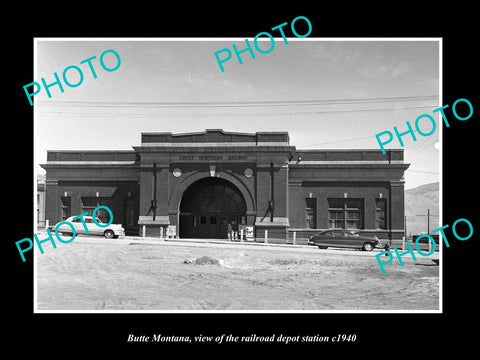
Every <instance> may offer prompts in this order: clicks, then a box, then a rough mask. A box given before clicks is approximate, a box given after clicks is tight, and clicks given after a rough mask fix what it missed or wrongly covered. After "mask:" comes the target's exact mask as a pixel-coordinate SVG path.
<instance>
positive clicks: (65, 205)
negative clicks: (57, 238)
mask: <svg viewBox="0 0 480 360" xmlns="http://www.w3.org/2000/svg"><path fill="white" fill-rule="evenodd" d="M60 199H61V200H62V220H67V219H68V218H69V217H70V216H71V210H72V198H71V197H70V196H62V197H61V198H60Z"/></svg>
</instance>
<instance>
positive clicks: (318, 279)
mask: <svg viewBox="0 0 480 360" xmlns="http://www.w3.org/2000/svg"><path fill="white" fill-rule="evenodd" d="M377 253H378V252H368V253H367V252H361V251H355V250H354V251H352V250H330V249H328V250H319V249H317V248H315V247H294V246H289V247H287V246H283V247H276V246H259V245H244V244H236V245H234V244H212V243H192V242H189V243H185V244H184V243H179V242H159V243H158V244H152V243H151V242H150V243H148V242H144V243H142V242H141V241H138V240H136V241H129V240H128V239H122V240H109V242H108V241H106V240H105V239H102V238H95V237H90V238H86V237H80V236H79V237H78V238H76V239H75V240H74V241H73V242H72V243H69V244H59V245H58V247H57V248H56V249H52V248H48V249H45V253H44V254H43V255H40V254H39V253H38V252H37V255H36V262H37V309H38V311H42V310H103V311H111V310H190V311H192V310H193V311H197V310H227V311H235V310H274V311H282V310H307V311H308V310H310V311H315V310H324V311H328V310H380V311H385V310H438V309H439V267H438V266H436V264H435V263H434V262H433V261H432V259H435V258H436V259H438V254H435V255H433V256H432V257H421V256H418V257H417V261H416V262H413V261H412V259H411V257H410V256H408V257H407V256H405V257H404V258H403V261H404V263H405V266H404V267H401V266H400V265H399V264H398V261H397V260H396V259H394V260H393V261H392V262H391V263H390V264H388V265H386V275H382V273H381V271H380V268H379V266H378V263H377V261H376V258H375V254H377ZM201 257H205V258H203V260H206V261H202V259H200V260H198V258H201ZM195 259H197V261H195Z"/></svg>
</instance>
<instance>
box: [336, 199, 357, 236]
mask: <svg viewBox="0 0 480 360" xmlns="http://www.w3.org/2000/svg"><path fill="white" fill-rule="evenodd" d="M328 227H329V228H332V229H333V228H339V229H363V199H328Z"/></svg>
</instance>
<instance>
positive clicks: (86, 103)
mask: <svg viewBox="0 0 480 360" xmlns="http://www.w3.org/2000/svg"><path fill="white" fill-rule="evenodd" d="M435 99H438V96H437V95H426V96H394V97H371V98H345V99H324V100H276V101H226V102H206V101H199V102H135V101H132V102H129V101H124V102H97V101H65V102H59V101H38V102H37V105H41V106H55V107H57V106H67V107H82V108H85V107H97V108H98V107H100V108H102V107H105V108H111V107H141V108H145V107H154V108H155V107H158V108H185V107H210V108H213V107H272V106H281V107H282V106H283V107H285V106H317V105H321V106H324V105H337V104H342V105H353V104H378V103H392V102H394V103H395V102H412V101H427V100H435ZM434 106H435V105H434Z"/></svg>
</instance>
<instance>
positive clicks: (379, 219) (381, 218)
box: [375, 199, 387, 230]
mask: <svg viewBox="0 0 480 360" xmlns="http://www.w3.org/2000/svg"><path fill="white" fill-rule="evenodd" d="M386 212H387V200H386V199H376V200H375V226H376V228H377V229H383V230H385V229H386V228H387V222H386V219H387V216H386Z"/></svg>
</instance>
